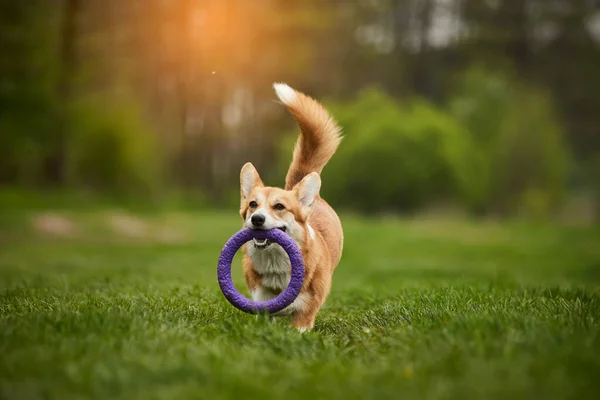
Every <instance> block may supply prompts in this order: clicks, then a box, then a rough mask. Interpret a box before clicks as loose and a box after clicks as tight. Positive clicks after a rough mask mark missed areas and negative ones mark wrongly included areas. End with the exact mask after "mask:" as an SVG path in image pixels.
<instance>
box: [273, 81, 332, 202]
mask: <svg viewBox="0 0 600 400" xmlns="http://www.w3.org/2000/svg"><path fill="white" fill-rule="evenodd" d="M273 88H274V89H275V93H276V94H277V97H279V100H280V101H281V102H282V103H283V104H284V105H285V106H286V107H287V109H288V110H289V112H290V113H291V114H292V116H293V117H294V118H295V119H296V122H297V123H298V125H299V126H300V131H301V133H300V136H299V137H298V140H297V141H296V146H295V147H294V156H293V159H292V164H291V165H290V169H289V170H288V173H287V176H286V178H285V188H286V189H287V190H290V189H292V188H293V187H294V185H296V184H297V183H298V182H300V181H301V180H302V178H304V177H305V176H306V175H308V174H310V173H311V172H317V173H319V174H320V173H321V171H322V170H323V167H325V164H327V162H328V161H329V159H330V158H331V157H332V156H333V154H334V153H335V151H336V150H337V148H338V145H339V144H340V141H341V140H342V136H341V129H340V127H339V126H338V125H337V123H336V122H335V120H334V119H333V118H332V117H331V116H330V115H329V113H328V112H327V110H325V108H324V107H323V106H322V105H321V104H319V102H317V101H316V100H315V99H313V98H311V97H309V96H307V95H305V94H304V93H301V92H298V91H296V90H294V89H292V88H291V87H289V86H288V85H286V84H285V83H275V84H274V85H273Z"/></svg>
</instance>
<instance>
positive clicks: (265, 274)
mask: <svg viewBox="0 0 600 400" xmlns="http://www.w3.org/2000/svg"><path fill="white" fill-rule="evenodd" d="M275 89H276V92H277V95H278V96H279V99H280V100H281V102H282V103H283V104H284V105H285V106H286V107H287V109H288V110H289V112H290V113H291V114H292V116H293V117H294V118H295V119H296V122H297V123H298V125H299V126H300V130H301V133H300V135H299V137H298V140H297V142H296V145H295V148H294V153H293V160H292V163H291V165H290V168H289V170H288V173H287V177H286V185H285V189H281V188H276V187H267V186H264V184H263V182H262V180H261V179H260V176H259V174H258V172H257V171H256V169H255V168H254V166H253V165H252V164H250V163H247V164H246V165H244V167H243V168H242V171H241V173H240V186H241V189H240V192H241V207H240V215H241V216H242V218H243V219H244V225H245V226H248V227H251V228H252V223H251V220H250V219H251V216H252V215H253V214H254V213H260V214H262V215H264V216H266V218H267V220H266V223H265V227H264V229H271V228H274V227H285V228H286V229H287V233H288V234H289V235H290V236H291V237H292V238H293V239H294V240H295V241H296V243H297V244H298V246H299V247H300V249H301V251H302V255H303V256H304V264H305V280H304V285H303V287H302V291H301V293H300V295H299V296H298V298H297V299H296V301H295V302H294V303H293V304H292V305H291V306H289V307H288V308H287V309H285V310H283V311H282V312H281V313H279V315H290V316H291V318H292V322H293V325H294V326H295V327H296V328H297V329H298V330H300V331H305V330H308V329H311V328H313V326H314V323H315V316H316V314H317V312H318V311H319V309H320V308H321V306H322V305H323V303H324V302H325V300H326V299H327V296H328V295H329V292H330V289H331V280H332V275H333V271H334V269H335V268H336V266H337V265H338V263H339V261H340V258H341V255H342V248H343V240H344V239H343V231H342V225H341V222H340V220H339V218H338V216H337V214H336V213H335V211H334V210H333V209H332V208H331V206H329V204H327V202H326V201H325V200H323V199H322V198H321V197H320V196H319V189H320V185H321V179H320V176H319V173H320V172H321V171H322V170H323V167H324V166H325V164H327V162H328V161H329V159H330V158H331V157H332V156H333V154H334V153H335V151H336V149H337V147H338V145H339V143H340V140H341V135H340V129H339V127H338V125H337V124H336V122H335V121H334V120H333V118H331V116H330V115H329V114H328V112H327V111H326V110H325V109H324V108H323V106H322V105H321V104H319V103H318V102H317V101H316V100H314V99H313V98H311V97H309V96H307V95H305V94H303V93H300V92H298V91H295V90H293V89H291V88H290V87H289V86H287V85H283V84H276V85H275ZM253 202H255V203H253ZM251 205H252V206H254V207H251ZM276 206H277V207H279V208H281V207H283V209H277V208H276ZM282 260H283V261H282ZM243 268H244V277H245V280H246V284H247V285H248V288H249V290H250V291H251V293H252V294H253V298H254V299H255V300H267V299H270V298H274V297H276V296H277V295H279V294H280V293H281V292H282V291H283V289H284V288H285V287H284V285H283V283H281V282H280V281H279V280H278V278H281V277H282V275H281V274H285V279H284V280H283V281H282V282H284V283H285V286H287V283H289V276H290V272H291V266H290V265H289V258H288V257H287V255H285V254H283V250H282V249H281V247H279V246H278V245H276V244H273V245H271V246H269V248H266V249H264V250H257V249H256V248H255V247H253V244H252V243H248V244H246V245H245V246H244V260H243Z"/></svg>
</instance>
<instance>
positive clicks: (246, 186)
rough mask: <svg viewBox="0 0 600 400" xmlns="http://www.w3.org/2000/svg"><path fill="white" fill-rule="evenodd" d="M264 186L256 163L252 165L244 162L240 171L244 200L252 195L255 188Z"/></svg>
mask: <svg viewBox="0 0 600 400" xmlns="http://www.w3.org/2000/svg"><path fill="white" fill-rule="evenodd" d="M263 186H264V185H263V183H262V181H261V179H260V175H258V172H257V171H256V168H254V165H252V163H246V164H244V166H243V167H242V171H241V172H240V195H241V197H242V202H243V201H244V200H246V199H247V198H248V196H250V193H252V191H253V190H254V189H255V188H257V187H263Z"/></svg>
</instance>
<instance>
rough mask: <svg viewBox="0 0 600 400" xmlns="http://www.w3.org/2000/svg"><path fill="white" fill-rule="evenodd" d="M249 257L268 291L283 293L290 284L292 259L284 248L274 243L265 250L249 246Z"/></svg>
mask: <svg viewBox="0 0 600 400" xmlns="http://www.w3.org/2000/svg"><path fill="white" fill-rule="evenodd" d="M248 255H249V256H250V258H251V259H252V264H254V269H255V270H256V272H258V273H259V274H260V275H261V276H262V283H263V286H264V287H266V288H267V289H271V290H275V291H281V290H284V289H285V288H286V287H287V286H288V284H289V283H290V278H291V275H290V274H291V263H290V257H289V256H288V255H287V253H286V252H285V250H283V248H282V247H281V246H279V245H277V244H275V243H273V244H272V245H271V246H270V247H269V248H267V249H264V250H258V249H255V248H254V246H252V245H248Z"/></svg>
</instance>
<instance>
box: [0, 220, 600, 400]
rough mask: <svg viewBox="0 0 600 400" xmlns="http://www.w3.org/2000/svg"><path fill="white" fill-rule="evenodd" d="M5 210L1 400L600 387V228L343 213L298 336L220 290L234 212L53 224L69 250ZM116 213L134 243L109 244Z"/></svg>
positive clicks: (404, 395) (418, 394)
mask: <svg viewBox="0 0 600 400" xmlns="http://www.w3.org/2000/svg"><path fill="white" fill-rule="evenodd" d="M0 211H1V210H0ZM3 214H5V215H7V219H9V220H8V221H7V223H10V224H11V225H10V226H11V227H14V228H11V230H10V231H9V232H11V233H13V232H15V231H18V232H22V236H20V235H16V234H5V233H6V231H2V234H1V235H0V243H1V244H2V245H3V246H2V252H0V343H1V344H2V357H0V377H1V379H0V393H2V395H0V397H3V398H8V399H35V398H44V399H74V398H78V399H83V398H97V399H193V398H202V399H226V398H227V399H234V398H240V397H241V398H246V399H254V398H256V399H264V400H266V399H291V400H296V399H307V398H308V399H310V398H314V399H375V398H376V399H423V400H434V399H440V400H442V399H445V400H447V399H464V400H470V399H482V398H485V399H502V400H504V399H508V398H510V399H515V400H521V399H523V400H525V399H527V400H529V399H538V398H541V399H544V400H555V399H556V400H559V399H571V398H577V399H582V400H583V399H595V398H597V393H598V390H600V381H599V380H598V379H597V377H598V374H599V373H600V366H599V363H598V354H599V352H600V340H599V337H598V332H599V331H600V321H599V319H598V315H600V294H599V292H598V284H599V282H600V281H599V280H598V279H599V278H600V275H599V274H598V265H600V264H599V262H600V260H599V259H598V256H599V254H598V251H597V243H598V239H599V236H598V235H599V233H600V232H599V231H598V229H595V230H594V229H589V228H557V227H532V226H511V225H503V224H486V223H467V222H441V221H431V220H429V221H426V222H425V221H418V220H411V221H409V220H405V221H401V222H400V221H398V222H394V221H389V220H388V221H385V222H382V221H379V222H377V221H361V220H357V219H355V218H346V217H344V216H342V220H343V222H344V227H345V234H346V236H345V240H346V246H345V256H344V258H343V261H342V264H341V265H340V266H339V267H338V269H336V272H335V275H334V279H333V291H332V293H331V295H330V297H329V299H328V301H327V303H326V305H325V307H324V308H323V309H322V310H321V312H320V313H319V314H318V316H317V321H316V325H315V329H314V331H312V332H310V333H305V334H299V333H297V332H296V331H295V330H293V329H291V328H290V327H289V325H288V321H286V320H278V321H277V322H275V323H269V322H268V321H267V320H266V319H264V318H259V319H256V318H254V317H253V316H250V315H248V314H244V313H242V312H239V311H237V310H236V309H234V308H233V307H232V306H231V305H229V304H228V303H227V302H226V300H225V299H224V298H223V296H222V295H221V293H220V292H219V289H218V284H217V281H216V275H215V268H216V257H217V255H218V253H219V251H220V250H221V247H222V245H223V243H225V241H226V240H227V238H228V237H229V236H230V235H231V234H232V232H235V231H236V230H237V229H239V226H240V222H239V216H238V215H237V213H236V212H235V209H232V210H231V212H229V213H227V214H204V215H198V214H196V213H172V212H171V213H168V214H166V215H165V214H158V215H148V216H146V217H142V216H140V215H127V218H123V215H122V214H117V215H112V214H111V213H110V211H109V210H104V209H100V210H97V212H85V213H80V212H74V213H68V212H65V213H61V214H58V215H56V214H55V215H54V219H59V220H60V218H64V219H66V222H67V223H68V224H71V225H72V227H73V229H72V232H67V233H70V234H72V235H74V236H71V237H65V236H62V237H51V236H46V235H45V234H43V233H41V232H39V231H38V232H36V231H34V230H32V229H31V228H30V224H29V221H31V220H36V217H37V216H36V215H35V214H33V215H27V214H25V215H23V214H21V215H16V216H15V214H14V213H10V214H9V213H1V212H0V220H1V219H2V218H3V217H2V215H3ZM117 216H118V217H120V218H121V219H125V221H127V222H129V224H131V225H134V226H136V225H140V224H141V226H143V227H144V229H142V230H141V232H139V233H138V234H139V235H141V236H136V237H134V238H132V237H131V236H129V235H131V234H132V232H130V231H127V230H125V229H124V227H122V226H121V225H118V227H120V228H121V229H123V230H124V231H123V232H120V231H119V230H114V229H113V227H112V226H111V221H112V220H113V218H115V217H117ZM46 218H48V215H46ZM121 222H123V221H121ZM47 225H48V224H46V228H47V229H48V226H47ZM4 226H5V225H1V224H0V229H3V228H4ZM36 226H37V225H36ZM166 228H168V229H169V230H170V235H167V234H166V233H165V232H164V230H165V229H166ZM173 231H174V232H173ZM59 232H60V231H59ZM134 232H137V231H135V230H134ZM177 234H179V235H177ZM173 236H174V237H175V242H165V241H164V240H165V237H166V238H169V237H173ZM171 240H173V239H171ZM556 243H561V245H560V246H556V245H555V244H556ZM399 249H401V251H399ZM532 254H535V255H536V256H535V257H531V256H530V255H532ZM240 270H241V265H240V263H239V261H238V262H235V263H234V276H235V277H236V281H235V282H236V284H237V285H238V288H240V290H242V291H243V293H245V294H247V292H246V291H245V290H243V288H244V284H243V279H242V277H241V271H240Z"/></svg>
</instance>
